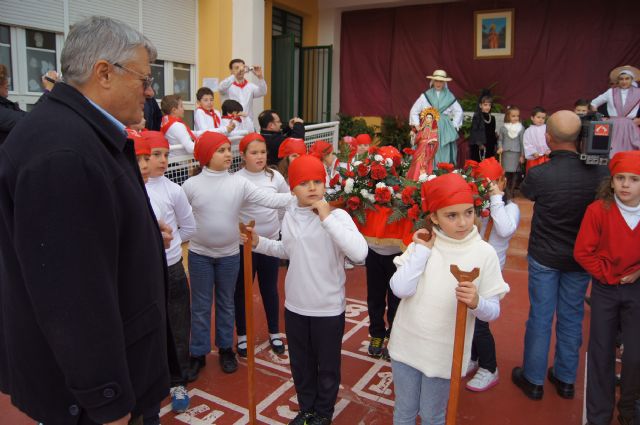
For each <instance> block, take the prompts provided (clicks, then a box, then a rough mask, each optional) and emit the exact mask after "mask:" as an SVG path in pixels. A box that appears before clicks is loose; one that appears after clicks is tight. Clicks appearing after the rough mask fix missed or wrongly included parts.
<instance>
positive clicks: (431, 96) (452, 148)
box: [409, 69, 462, 164]
mask: <svg viewBox="0 0 640 425" xmlns="http://www.w3.org/2000/svg"><path fill="white" fill-rule="evenodd" d="M427 78H428V79H429V80H431V82H430V83H429V86H430V88H429V90H427V91H425V92H424V93H422V95H420V97H419V98H418V100H416V102H415V103H414V104H413V107H411V112H410V113H409V125H411V126H413V128H414V130H413V131H415V132H417V131H418V129H419V126H420V113H421V112H422V111H423V110H425V108H429V107H434V108H435V109H437V111H438V112H439V113H440V120H439V121H438V144H439V146H438V150H437V152H436V154H435V159H434V163H436V164H437V163H439V162H449V163H451V164H455V163H456V158H457V154H458V149H457V146H456V140H457V139H458V129H459V128H460V126H461V125H462V107H461V106H460V104H459V103H458V101H457V100H456V97H455V96H454V95H453V93H451V92H450V91H449V88H448V87H447V81H451V80H452V79H451V78H449V76H447V73H446V72H445V71H444V70H442V69H437V70H435V71H433V75H428V76H427Z"/></svg>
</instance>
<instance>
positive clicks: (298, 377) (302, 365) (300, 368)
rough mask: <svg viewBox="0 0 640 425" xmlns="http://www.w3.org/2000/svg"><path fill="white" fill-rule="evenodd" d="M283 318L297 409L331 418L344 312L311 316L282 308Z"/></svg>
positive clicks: (338, 374)
mask: <svg viewBox="0 0 640 425" xmlns="http://www.w3.org/2000/svg"><path fill="white" fill-rule="evenodd" d="M284 321H285V326H286V332H287V343H288V345H289V362H290V364H291V375H293V383H294V385H295V387H296V394H297V396H298V404H299V405H300V410H301V411H304V412H316V413H317V414H319V415H321V416H324V417H326V418H331V417H333V410H334V406H335V404H336V400H337V398H338V388H339V387H340V350H341V348H342V336H343V335H344V313H342V314H340V315H339V316H327V317H311V316H302V315H300V314H296V313H293V312H291V311H289V310H287V309H286V308H285V310H284Z"/></svg>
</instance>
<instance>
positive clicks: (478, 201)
mask: <svg viewBox="0 0 640 425" xmlns="http://www.w3.org/2000/svg"><path fill="white" fill-rule="evenodd" d="M473 205H475V206H476V207H479V206H480V205H482V198H475V199H474V200H473Z"/></svg>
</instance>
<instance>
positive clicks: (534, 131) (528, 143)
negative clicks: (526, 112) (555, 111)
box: [522, 124, 549, 159]
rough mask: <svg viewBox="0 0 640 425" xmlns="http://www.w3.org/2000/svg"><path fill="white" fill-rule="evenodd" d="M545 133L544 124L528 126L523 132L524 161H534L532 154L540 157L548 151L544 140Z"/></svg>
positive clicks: (545, 127)
mask: <svg viewBox="0 0 640 425" xmlns="http://www.w3.org/2000/svg"><path fill="white" fill-rule="evenodd" d="M546 132H547V125H546V124H542V125H530V126H529V127H527V129H526V130H525V131H524V136H523V137H522V144H523V145H524V157H525V158H526V159H534V156H533V154H534V153H537V154H538V155H540V156H542V155H544V154H545V153H546V152H547V151H548V150H549V146H548V145H547V139H546V138H545V133H546Z"/></svg>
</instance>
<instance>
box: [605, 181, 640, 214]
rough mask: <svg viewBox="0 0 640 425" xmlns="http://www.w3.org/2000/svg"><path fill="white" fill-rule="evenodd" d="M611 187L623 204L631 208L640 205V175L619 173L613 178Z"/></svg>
mask: <svg viewBox="0 0 640 425" xmlns="http://www.w3.org/2000/svg"><path fill="white" fill-rule="evenodd" d="M611 186H612V187H613V191H614V192H615V194H616V196H617V197H618V199H620V201H621V202H622V203H623V204H625V205H627V206H629V207H637V206H638V205H639V204H640V175H638V174H633V173H618V174H616V175H614V176H613V177H612V178H611Z"/></svg>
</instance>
